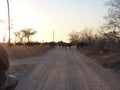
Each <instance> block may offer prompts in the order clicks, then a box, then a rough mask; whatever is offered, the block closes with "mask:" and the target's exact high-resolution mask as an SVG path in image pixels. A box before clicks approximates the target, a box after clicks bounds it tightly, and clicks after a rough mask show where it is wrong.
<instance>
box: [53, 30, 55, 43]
mask: <svg viewBox="0 0 120 90" xmlns="http://www.w3.org/2000/svg"><path fill="white" fill-rule="evenodd" d="M54 34H55V33H54V30H53V42H54V39H55V35H54Z"/></svg>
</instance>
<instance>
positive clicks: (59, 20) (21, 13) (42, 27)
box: [0, 0, 108, 42]
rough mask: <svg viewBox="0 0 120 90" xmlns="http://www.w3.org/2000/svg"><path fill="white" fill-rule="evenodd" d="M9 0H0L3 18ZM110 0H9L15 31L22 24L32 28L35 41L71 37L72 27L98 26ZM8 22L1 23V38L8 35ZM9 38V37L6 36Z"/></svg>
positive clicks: (76, 29) (13, 29) (0, 18)
mask: <svg viewBox="0 0 120 90" xmlns="http://www.w3.org/2000/svg"><path fill="white" fill-rule="evenodd" d="M6 1H7V0H0V20H7V2H6ZM106 1H108V0H9V2H10V16H11V20H12V24H13V26H12V27H13V28H12V29H11V35H12V37H11V40H14V34H13V32H15V31H18V30H21V29H23V28H33V29H34V30H36V31H37V34H36V35H35V37H34V38H33V39H34V40H35V41H40V42H42V41H45V42H46V41H52V34H53V30H54V32H55V41H59V40H63V41H67V40H68V34H69V33H70V32H72V31H80V30H82V29H84V28H86V27H88V28H97V27H98V26H99V25H100V24H101V23H102V21H103V17H104V16H105V15H106V13H107V8H106V7H105V2H106ZM7 31H8V29H7V25H6V24H5V23H0V41H2V37H3V35H5V36H6V37H7V34H8V32H7ZM6 41H7V40H6Z"/></svg>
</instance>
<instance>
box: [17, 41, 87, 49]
mask: <svg viewBox="0 0 120 90" xmlns="http://www.w3.org/2000/svg"><path fill="white" fill-rule="evenodd" d="M15 45H16V46H22V45H25V46H34V45H44V46H47V45H49V46H51V47H54V46H59V47H61V48H65V49H67V48H71V47H73V46H75V47H76V48H77V49H79V48H83V47H86V46H89V43H86V42H77V43H67V42H57V43H55V42H45V43H38V42H37V43H24V44H23V43H16V44H15Z"/></svg>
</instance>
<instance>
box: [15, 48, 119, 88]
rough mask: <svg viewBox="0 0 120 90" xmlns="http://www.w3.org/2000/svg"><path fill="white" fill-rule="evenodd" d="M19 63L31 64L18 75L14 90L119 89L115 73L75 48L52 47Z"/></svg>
mask: <svg viewBox="0 0 120 90" xmlns="http://www.w3.org/2000/svg"><path fill="white" fill-rule="evenodd" d="M21 61H22V60H21ZM32 62H33V63H32ZM19 63H20V62H19ZM22 63H30V65H29V66H28V67H27V68H26V69H25V71H24V72H23V73H22V75H21V77H20V78H19V83H18V86H17V88H16V90H120V82H119V79H118V78H117V75H115V74H113V73H112V72H111V71H109V70H107V69H103V68H102V67H101V66H99V65H97V64H96V63H94V62H92V61H90V60H89V59H88V58H87V57H84V56H83V55H81V54H80V53H79V52H78V51H77V50H76V49H67V50H65V49H62V48H55V49H53V50H51V51H49V52H48V53H46V55H43V56H41V57H36V58H31V59H29V60H24V61H23V62H22Z"/></svg>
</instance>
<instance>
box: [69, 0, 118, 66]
mask: <svg viewBox="0 0 120 90" xmlns="http://www.w3.org/2000/svg"><path fill="white" fill-rule="evenodd" d="M105 5H106V7H108V12H107V15H106V16H105V17H104V21H105V22H104V23H103V25H102V26H100V27H99V29H97V30H93V29H90V28H85V29H84V30H82V31H80V32H74V31H73V32H71V33H70V34H69V40H70V41H71V42H74V43H77V42H87V43H89V46H88V47H85V48H81V49H80V51H83V52H84V53H85V54H87V55H92V56H95V57H96V56H97V57H99V58H101V59H102V60H101V59H100V60H99V62H100V63H102V65H103V66H105V67H111V68H113V67H115V68H116V67H120V60H119V56H120V0H109V2H106V3H105ZM93 31H96V32H95V33H94V32H93Z"/></svg>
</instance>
